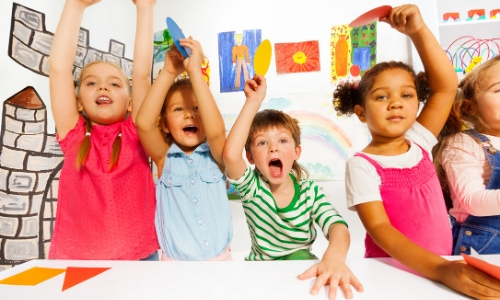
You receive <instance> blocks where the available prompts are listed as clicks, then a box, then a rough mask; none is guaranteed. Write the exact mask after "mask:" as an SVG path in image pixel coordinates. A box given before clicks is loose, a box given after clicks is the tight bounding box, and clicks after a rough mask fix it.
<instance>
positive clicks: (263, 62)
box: [253, 40, 273, 76]
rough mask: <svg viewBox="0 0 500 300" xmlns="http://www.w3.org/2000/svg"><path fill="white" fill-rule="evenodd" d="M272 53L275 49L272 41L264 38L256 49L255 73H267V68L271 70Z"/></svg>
mask: <svg viewBox="0 0 500 300" xmlns="http://www.w3.org/2000/svg"><path fill="white" fill-rule="evenodd" d="M272 53H273V50H272V47H271V42H270V41H269V40H263V41H262V43H260V45H259V47H258V48H257V50H256V51H255V55H254V57H253V69H254V71H255V75H261V76H265V75H266V73H267V70H269V65H270V64H271V54H272Z"/></svg>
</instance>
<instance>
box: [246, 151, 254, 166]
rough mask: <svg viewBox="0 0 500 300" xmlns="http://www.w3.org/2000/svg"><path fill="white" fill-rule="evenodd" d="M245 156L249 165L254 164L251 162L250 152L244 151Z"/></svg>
mask: <svg viewBox="0 0 500 300" xmlns="http://www.w3.org/2000/svg"><path fill="white" fill-rule="evenodd" d="M245 154H246V156H247V160H248V162H249V163H250V164H252V165H253V164H255V162H254V160H253V157H252V153H250V151H245Z"/></svg>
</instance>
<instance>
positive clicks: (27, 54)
mask: <svg viewBox="0 0 500 300" xmlns="http://www.w3.org/2000/svg"><path fill="white" fill-rule="evenodd" d="M11 24H12V25H11V28H10V32H11V34H10V40H9V49H8V55H9V57H10V58H12V59H13V60H14V61H16V62H17V63H19V64H20V65H21V66H23V67H25V68H27V69H29V70H31V71H33V72H35V73H38V74H40V75H43V76H49V55H50V47H51V45H52V39H53V37H54V34H53V33H51V32H48V31H47V30H45V14H43V13H41V12H38V11H36V10H33V9H31V8H28V7H25V6H22V5H19V4H17V3H13V5H12V22H11ZM89 39H90V34H89V31H88V30H87V29H84V28H80V34H79V36H78V48H77V54H76V57H75V63H74V68H73V77H74V78H75V80H76V79H77V78H78V76H79V74H80V71H81V69H82V67H83V66H84V65H85V64H87V63H89V62H91V61H94V60H103V61H111V62H114V63H115V64H117V65H118V66H119V67H121V68H122V69H123V70H124V71H125V74H127V76H128V78H129V79H131V78H132V66H133V62H132V60H129V59H127V58H125V57H124V54H125V44H123V43H120V42H119V41H116V40H110V43H109V50H108V51H107V52H106V51H101V50H97V49H94V48H92V47H90V46H89Z"/></svg>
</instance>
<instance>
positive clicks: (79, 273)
mask: <svg viewBox="0 0 500 300" xmlns="http://www.w3.org/2000/svg"><path fill="white" fill-rule="evenodd" d="M109 269H111V268H80V267H68V268H67V269H66V276H65V277H64V283H63V287H62V291H65V290H67V289H69V288H71V287H74V286H75V285H77V284H79V283H82V282H84V281H86V280H88V279H90V278H92V277H95V276H97V275H99V274H101V273H102V272H104V271H107V270H109Z"/></svg>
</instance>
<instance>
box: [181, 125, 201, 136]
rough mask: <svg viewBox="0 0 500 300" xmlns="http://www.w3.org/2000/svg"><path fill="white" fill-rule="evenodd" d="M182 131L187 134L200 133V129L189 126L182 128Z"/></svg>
mask: <svg viewBox="0 0 500 300" xmlns="http://www.w3.org/2000/svg"><path fill="white" fill-rule="evenodd" d="M182 130H183V131H184V132H185V133H187V134H195V133H196V132H198V127H196V126H194V125H188V126H186V127H184V128H182Z"/></svg>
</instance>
